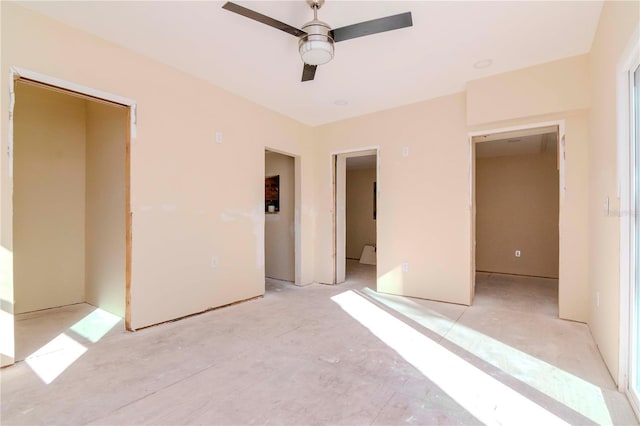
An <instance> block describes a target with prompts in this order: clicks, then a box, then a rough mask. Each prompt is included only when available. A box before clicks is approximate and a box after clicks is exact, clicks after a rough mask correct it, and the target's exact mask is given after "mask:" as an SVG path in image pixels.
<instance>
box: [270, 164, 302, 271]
mask: <svg viewBox="0 0 640 426" xmlns="http://www.w3.org/2000/svg"><path fill="white" fill-rule="evenodd" d="M264 173H265V176H277V175H279V176H280V211H279V212H278V213H265V224H264V242H265V251H264V260H265V265H264V272H265V276H267V277H269V278H276V279H279V280H285V281H295V278H296V276H295V254H294V253H295V238H294V237H295V216H294V213H295V211H294V208H295V197H294V195H295V173H294V159H293V157H289V156H287V155H282V154H278V153H276V152H269V151H267V153H266V155H265V166H264Z"/></svg>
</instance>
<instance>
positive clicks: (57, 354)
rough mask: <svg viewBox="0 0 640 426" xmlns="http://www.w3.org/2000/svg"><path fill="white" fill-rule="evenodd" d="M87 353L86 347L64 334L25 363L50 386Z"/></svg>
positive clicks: (28, 358) (29, 357)
mask: <svg viewBox="0 0 640 426" xmlns="http://www.w3.org/2000/svg"><path fill="white" fill-rule="evenodd" d="M86 351H87V348H86V347H84V346H83V345H81V344H80V343H78V342H76V341H75V340H74V339H72V338H71V337H69V336H67V335H66V334H64V333H62V334H60V335H58V336H57V337H56V338H54V339H53V340H51V341H50V342H49V343H47V344H46V345H44V346H43V347H41V348H40V349H38V350H37V351H35V352H34V353H33V354H31V355H29V356H28V357H27V359H26V360H25V361H26V362H27V364H29V367H31V369H32V370H33V371H34V372H35V373H36V374H37V375H38V377H40V379H42V381H43V382H44V383H45V384H47V385H48V384H49V383H51V382H53V381H54V380H55V379H56V378H57V377H58V376H59V375H60V374H62V372H63V371H64V370H66V369H67V368H68V367H69V366H70V365H71V364H73V363H74V362H75V361H76V360H77V359H78V358H80V357H81V356H82V354H84V353H85V352H86Z"/></svg>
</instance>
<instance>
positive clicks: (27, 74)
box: [8, 67, 137, 331]
mask: <svg viewBox="0 0 640 426" xmlns="http://www.w3.org/2000/svg"><path fill="white" fill-rule="evenodd" d="M18 80H23V81H26V82H29V83H31V84H35V85H38V86H41V87H43V88H46V89H49V90H54V91H60V92H64V93H67V94H69V95H71V96H78V97H83V98H85V99H89V100H92V101H98V102H106V103H109V104H118V105H121V106H124V107H126V108H127V111H128V114H129V120H128V123H127V126H128V131H127V134H126V137H125V188H124V190H125V215H126V219H125V327H126V329H127V330H129V331H132V328H131V257H132V244H131V239H132V233H131V227H132V212H131V142H132V140H133V139H135V138H136V130H137V129H136V127H137V124H136V122H137V103H136V101H134V100H133V99H129V98H125V97H122V96H119V95H115V94H111V93H107V92H103V91H101V90H98V89H94V88H91V87H87V86H83V85H80V84H76V83H73V82H70V81H66V80H62V79H59V78H56V77H52V76H48V75H45V74H41V73H38V72H35V71H31V70H28V69H25V68H20V67H11V68H10V75H9V84H10V90H9V96H10V104H9V125H8V130H9V138H8V157H9V161H8V169H9V170H8V172H9V173H8V174H9V177H10V178H13V144H14V140H13V111H14V106H15V82H16V81H18ZM10 190H11V192H12V193H13V183H11V188H10ZM12 209H13V207H12ZM11 224H13V220H12V221H11ZM12 285H13V286H15V282H13V283H12Z"/></svg>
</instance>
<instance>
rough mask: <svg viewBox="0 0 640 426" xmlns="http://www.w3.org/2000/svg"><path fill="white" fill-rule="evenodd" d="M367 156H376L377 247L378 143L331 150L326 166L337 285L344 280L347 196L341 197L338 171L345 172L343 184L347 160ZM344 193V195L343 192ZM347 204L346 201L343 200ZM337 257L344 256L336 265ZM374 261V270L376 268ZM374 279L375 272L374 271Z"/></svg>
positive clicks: (332, 256) (334, 274)
mask: <svg viewBox="0 0 640 426" xmlns="http://www.w3.org/2000/svg"><path fill="white" fill-rule="evenodd" d="M367 155H375V156H376V193H375V196H376V204H377V206H378V209H377V211H376V246H377V240H378V230H379V229H380V226H379V224H380V208H379V207H380V193H381V191H380V188H381V183H380V146H379V145H373V146H364V147H359V148H351V149H344V150H338V151H331V152H330V153H329V158H330V161H329V167H330V173H329V176H330V177H331V182H330V185H331V248H332V253H331V259H332V269H333V270H332V275H331V276H332V280H333V281H332V283H331V284H340V283H342V282H344V281H345V277H346V271H345V269H346V268H345V264H346V241H347V240H346V206H345V205H343V203H342V201H343V200H344V201H345V202H346V199H345V198H344V197H342V196H341V194H340V190H342V191H343V192H345V191H346V187H345V188H339V184H341V182H342V181H343V180H342V178H341V177H340V176H341V173H339V172H340V171H342V172H343V174H344V182H345V183H346V159H347V158H350V157H363V156H367ZM342 195H344V194H342ZM345 204H346V203H345ZM338 258H344V259H345V263H341V264H339V262H338ZM377 268H378V266H377V261H376V270H377ZM376 281H377V273H376Z"/></svg>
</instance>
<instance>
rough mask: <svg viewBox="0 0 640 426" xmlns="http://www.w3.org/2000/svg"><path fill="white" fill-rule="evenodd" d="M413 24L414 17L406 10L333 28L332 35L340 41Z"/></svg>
mask: <svg viewBox="0 0 640 426" xmlns="http://www.w3.org/2000/svg"><path fill="white" fill-rule="evenodd" d="M412 25H413V19H412V18H411V12H405V13H400V14H398V15H392V16H387V17H386V18H378V19H373V20H371V21H366V22H360V23H359V24H353V25H347V26H346V27H340V28H336V29H334V30H331V32H330V35H331V37H333V41H335V42H338V41H344V40H351V39H352V38H357V37H362V36H366V35H371V34H377V33H383V32H385V31H391V30H397V29H400V28H405V27H410V26H412Z"/></svg>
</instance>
